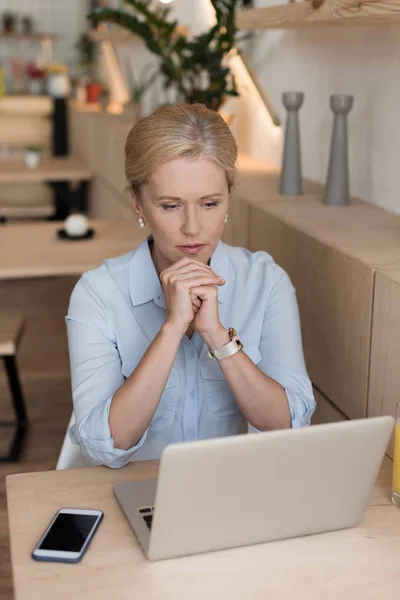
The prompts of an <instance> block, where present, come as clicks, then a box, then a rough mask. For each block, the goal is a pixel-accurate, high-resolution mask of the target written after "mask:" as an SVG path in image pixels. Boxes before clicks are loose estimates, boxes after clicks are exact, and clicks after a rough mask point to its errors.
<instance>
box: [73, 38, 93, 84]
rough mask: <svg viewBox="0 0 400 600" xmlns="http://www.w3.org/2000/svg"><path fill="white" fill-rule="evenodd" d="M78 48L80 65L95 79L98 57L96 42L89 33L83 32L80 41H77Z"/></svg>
mask: <svg viewBox="0 0 400 600" xmlns="http://www.w3.org/2000/svg"><path fill="white" fill-rule="evenodd" d="M76 49H77V50H78V52H79V65H80V66H81V67H82V69H83V70H84V71H85V72H86V74H87V75H88V76H89V77H90V79H92V80H93V79H94V77H95V67H96V57H97V53H96V44H95V42H94V41H93V40H92V39H91V38H90V36H89V35H88V34H87V33H81V35H80V36H79V38H78V41H77V42H76Z"/></svg>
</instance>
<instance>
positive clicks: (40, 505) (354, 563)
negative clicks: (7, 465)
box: [7, 458, 400, 600]
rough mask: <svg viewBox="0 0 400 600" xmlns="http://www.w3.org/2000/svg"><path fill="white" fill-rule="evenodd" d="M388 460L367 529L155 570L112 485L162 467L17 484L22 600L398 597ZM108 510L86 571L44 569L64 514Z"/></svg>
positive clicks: (58, 475)
mask: <svg viewBox="0 0 400 600" xmlns="http://www.w3.org/2000/svg"><path fill="white" fill-rule="evenodd" d="M391 472H392V462H391V461H390V459H388V458H385V459H384V462H383V464H382V468H381V471H380V474H379V477H378V480H377V483H376V485H375V487H374V489H373V493H372V496H371V498H370V501H369V506H368V508H367V510H366V513H365V516H364V519H363V521H362V523H361V525H360V526H359V527H356V528H353V529H347V530H343V531H336V532H332V533H325V534H320V535H312V536H307V537H303V538H297V539H293V540H285V541H279V542H271V543H268V544H259V545H255V546H248V547H245V548H236V549H232V550H225V551H219V552H212V553H207V554H201V555H197V556H190V557H184V558H178V559H169V560H164V561H159V562H155V563H152V562H150V561H148V560H147V559H146V558H145V557H144V555H143V554H142V552H141V550H140V549H139V546H138V544H137V542H136V538H135V536H134V534H133V533H132V531H131V529H130V527H129V525H128V523H127V521H126V519H125V517H124V516H123V513H122V511H121V510H120V508H119V506H118V504H117V501H116V500H115V498H114V494H113V490H112V485H113V484H114V483H116V482H119V481H128V480H133V479H142V478H146V477H152V476H155V475H156V473H157V463H156V462H150V461H147V462H141V463H131V464H129V465H127V466H126V467H124V468H123V469H108V468H106V467H92V468H85V469H71V470H64V471H51V472H50V471H49V472H42V473H29V474H25V475H12V476H9V477H7V501H8V515H9V524H10V543H11V557H12V569H13V578H14V589H15V599H16V600H47V599H49V600H53V598H54V597H57V598H58V599H59V600H64V599H65V600H70V599H71V598H77V599H78V598H79V599H81V598H82V600H92V599H93V600H103V599H104V600H109V598H110V597H112V598H113V599H115V600H124V599H129V600H130V599H135V598H138V599H142V598H143V599H146V600H177V599H179V600H180V599H182V598H190V599H191V600H203V599H204V598H210V599H214V598H215V599H218V600H242V599H243V600H264V599H265V598H268V597H271V598H272V597H274V598H279V600H293V598H296V600H314V599H315V600H321V598H324V600H338V598H345V599H347V598H362V599H363V600H376V598H378V597H379V598H396V597H397V596H398V585H399V565H398V562H399V561H398V557H399V552H400V511H399V510H398V509H397V508H395V507H394V506H393V505H392V504H391V503H390V481H391ZM64 506H73V507H77V508H78V507H81V508H98V509H101V510H103V511H104V515H105V516H104V520H103V523H102V524H101V525H100V528H99V530H98V532H97V533H96V535H95V537H94V539H93V542H92V544H91V547H90V548H89V550H88V552H87V554H86V555H85V557H84V558H83V560H82V562H81V563H79V564H76V565H66V564H57V563H37V562H35V561H33V560H32V559H31V557H30V554H31V552H32V550H33V548H34V545H35V543H36V542H37V540H38V538H39V537H40V535H41V533H42V532H43V530H44V528H45V527H46V525H47V524H48V522H49V521H50V519H51V517H52V516H53V515H54V513H55V512H56V511H57V510H58V509H59V508H61V507H64Z"/></svg>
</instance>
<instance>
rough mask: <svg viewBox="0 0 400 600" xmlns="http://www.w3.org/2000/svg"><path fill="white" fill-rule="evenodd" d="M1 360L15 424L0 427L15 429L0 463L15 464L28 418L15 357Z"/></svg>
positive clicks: (0, 458)
mask: <svg viewBox="0 0 400 600" xmlns="http://www.w3.org/2000/svg"><path fill="white" fill-rule="evenodd" d="M3 358H4V364H5V367H6V371H7V377H8V381H9V384H10V389H11V395H12V401H13V406H14V410H15V414H16V417H17V421H16V423H0V425H1V426H5V427H10V426H11V427H14V428H15V433H14V439H13V441H12V443H11V446H10V449H9V452H8V454H7V455H6V456H1V457H0V463H5V462H16V461H17V460H18V459H19V456H20V454H21V450H22V447H23V443H24V440H25V436H26V433H27V429H28V417H27V415H26V410H25V403H24V397H23V395H22V390H21V384H20V381H19V377H18V369H17V363H16V361H15V357H14V356H3Z"/></svg>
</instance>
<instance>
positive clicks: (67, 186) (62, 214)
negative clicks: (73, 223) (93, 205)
mask: <svg viewBox="0 0 400 600" xmlns="http://www.w3.org/2000/svg"><path fill="white" fill-rule="evenodd" d="M47 185H48V186H50V187H51V188H52V189H53V192H54V195H53V200H54V207H55V213H54V215H52V216H51V217H50V218H49V220H50V221H64V219H66V218H67V217H68V215H69V214H70V212H71V209H75V210H77V211H78V212H80V213H84V214H86V213H87V211H88V191H89V181H81V182H80V183H78V185H77V187H72V185H71V183H70V182H69V181H48V182H47Z"/></svg>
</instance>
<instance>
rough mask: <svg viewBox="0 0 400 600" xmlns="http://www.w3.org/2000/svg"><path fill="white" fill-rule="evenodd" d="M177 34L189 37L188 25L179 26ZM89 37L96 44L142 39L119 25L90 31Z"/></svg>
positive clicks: (176, 30) (176, 29)
mask: <svg viewBox="0 0 400 600" xmlns="http://www.w3.org/2000/svg"><path fill="white" fill-rule="evenodd" d="M175 32H176V33H177V34H179V35H188V33H189V28H188V27H187V26H186V25H177V27H176V28H175ZM89 37H90V38H91V39H92V40H93V41H94V42H114V43H116V42H133V41H135V40H140V39H141V38H140V37H139V36H138V35H136V34H135V33H132V32H131V31H128V30H127V29H124V28H123V27H120V26H119V25H111V26H110V27H108V28H107V29H100V30H92V31H89Z"/></svg>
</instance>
